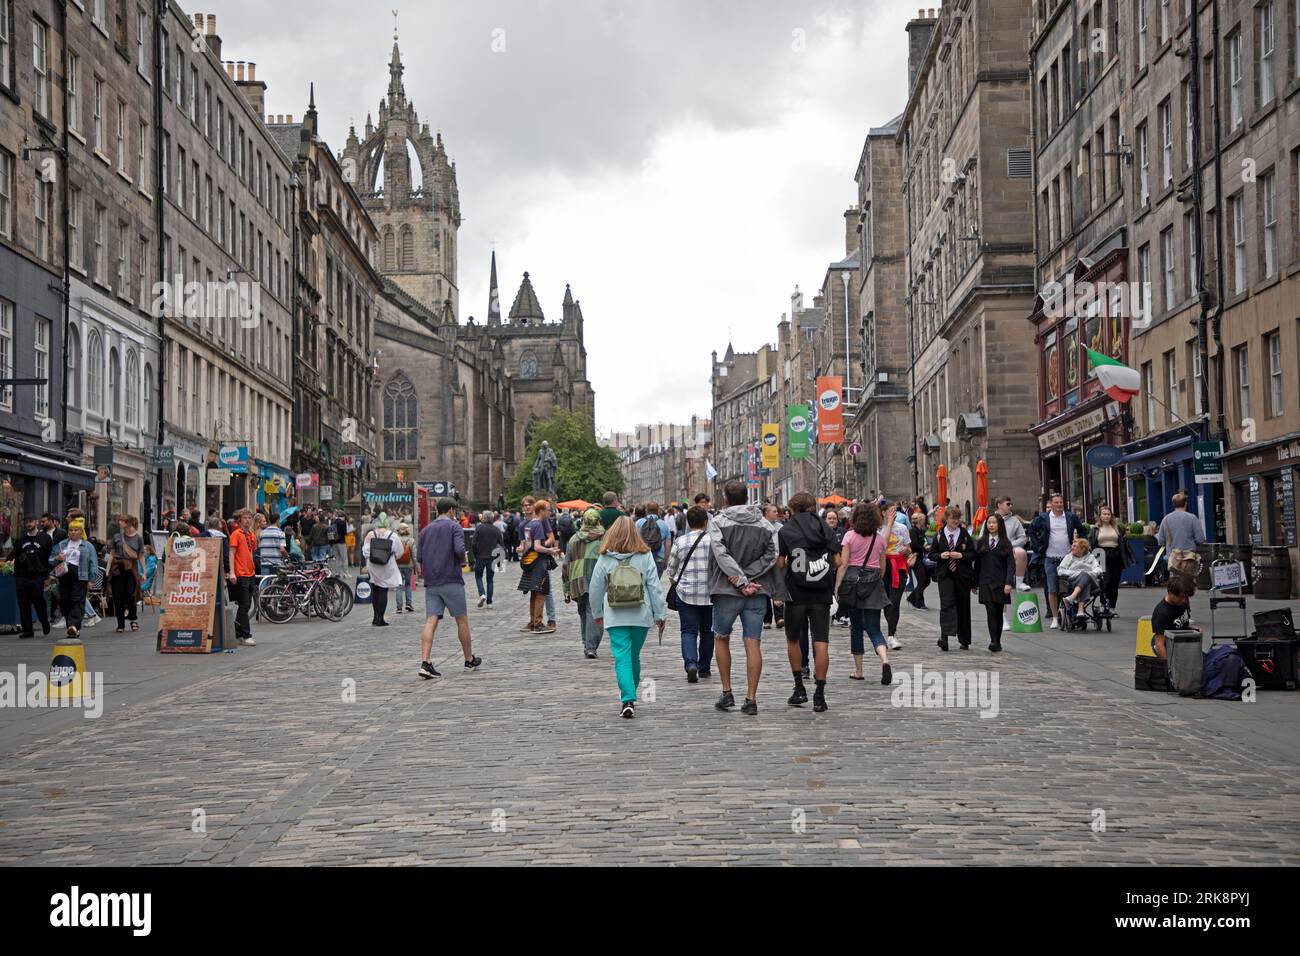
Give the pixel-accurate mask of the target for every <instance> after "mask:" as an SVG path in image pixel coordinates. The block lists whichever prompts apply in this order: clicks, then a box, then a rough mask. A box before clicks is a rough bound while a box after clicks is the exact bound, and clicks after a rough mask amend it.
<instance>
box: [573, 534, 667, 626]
mask: <svg viewBox="0 0 1300 956" xmlns="http://www.w3.org/2000/svg"><path fill="white" fill-rule="evenodd" d="M629 558H631V560H632V567H634V568H636V569H637V570H638V571H640V572H641V580H642V581H643V582H644V584H645V597H646V599H645V601H644V602H642V603H641V605H640V606H639V607H610V606H609V602H608V601H606V600H605V597H606V594H605V589H606V587H607V585H608V584H609V575H610V572H612V571H613V570H614V568H616V567H617V566H618V563H619V562H620V561H626V560H628V559H629ZM588 593H589V594H590V595H591V597H590V601H591V607H592V608H593V610H592V613H593V614H594V615H596V616H597V617H603V618H604V619H605V627H606V628H610V627H649V626H650V625H651V624H653V623H654V622H655V621H662V620H663V619H664V617H665V616H666V615H667V613H668V607H667V605H666V604H665V603H664V592H663V589H662V588H661V587H660V586H659V568H658V567H657V566H656V565H655V560H654V558H653V557H652V556H651V555H650V552H648V551H647V552H644V553H642V554H619V553H618V552H616V551H611V552H609V553H608V554H602V555H601V556H600V560H599V561H597V562H596V570H595V571H593V572H592V574H591V587H590V588H588Z"/></svg>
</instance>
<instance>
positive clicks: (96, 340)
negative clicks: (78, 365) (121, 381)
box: [86, 329, 104, 414]
mask: <svg viewBox="0 0 1300 956" xmlns="http://www.w3.org/2000/svg"><path fill="white" fill-rule="evenodd" d="M86 408H87V409H89V410H90V411H92V412H94V413H95V414H99V413H100V412H102V411H103V410H104V342H103V340H102V339H101V338H100V337H99V332H98V331H97V330H95V329H91V330H90V335H89V336H87V337H86Z"/></svg>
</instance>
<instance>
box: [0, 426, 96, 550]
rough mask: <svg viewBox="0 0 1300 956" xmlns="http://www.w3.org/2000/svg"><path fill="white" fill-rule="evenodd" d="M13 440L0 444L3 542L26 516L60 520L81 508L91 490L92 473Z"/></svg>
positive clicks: (93, 475) (0, 522)
mask: <svg viewBox="0 0 1300 956" xmlns="http://www.w3.org/2000/svg"><path fill="white" fill-rule="evenodd" d="M46 451H47V453H46V454H42V453H40V452H38V451H36V450H34V449H31V448H28V447H27V446H26V445H25V444H23V443H20V442H18V441H16V440H12V439H8V438H7V439H6V440H5V441H0V534H4V535H5V537H6V539H7V537H8V535H12V534H13V533H14V532H15V531H16V530H17V529H19V528H21V527H22V519H23V518H24V517H25V516H26V515H38V516H39V515H42V514H44V513H45V512H47V511H48V512H50V513H52V514H55V515H59V516H60V517H62V516H63V515H64V514H66V513H67V510H68V509H69V508H72V507H84V506H85V504H86V500H87V498H88V497H89V496H90V494H91V493H92V492H93V491H94V488H95V472H94V471H92V470H91V469H89V468H83V467H81V466H80V465H74V464H72V463H71V462H69V461H65V460H62V459H60V458H58V457H55V456H54V455H52V454H49V453H48V452H49V449H47V450H46Z"/></svg>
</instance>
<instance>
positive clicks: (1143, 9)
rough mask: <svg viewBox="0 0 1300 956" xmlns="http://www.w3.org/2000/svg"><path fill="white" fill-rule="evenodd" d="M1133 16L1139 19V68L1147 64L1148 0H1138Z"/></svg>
mask: <svg viewBox="0 0 1300 956" xmlns="http://www.w3.org/2000/svg"><path fill="white" fill-rule="evenodd" d="M1133 16H1134V17H1135V18H1136V19H1137V58H1138V62H1137V68H1138V69H1139V70H1141V69H1142V68H1143V67H1145V66H1146V65H1147V0H1137V3H1136V4H1135V5H1134V12H1133Z"/></svg>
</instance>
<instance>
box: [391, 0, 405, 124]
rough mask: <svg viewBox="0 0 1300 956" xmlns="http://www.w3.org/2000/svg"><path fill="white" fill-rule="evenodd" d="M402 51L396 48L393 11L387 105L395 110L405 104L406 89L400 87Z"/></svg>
mask: <svg viewBox="0 0 1300 956" xmlns="http://www.w3.org/2000/svg"><path fill="white" fill-rule="evenodd" d="M403 70H404V68H403V66H402V51H401V50H399V49H398V48H397V11H396V10H394V11H393V58H392V59H391V60H389V61H388V105H389V106H390V107H393V108H396V107H397V106H398V105H400V104H402V103H405V102H406V87H405V86H403V85H402V72H403Z"/></svg>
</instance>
